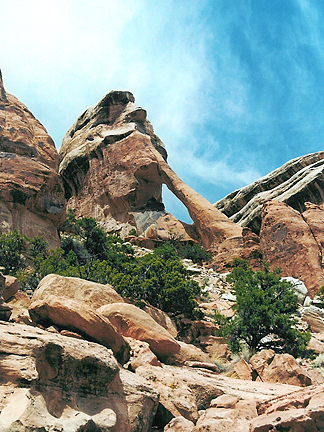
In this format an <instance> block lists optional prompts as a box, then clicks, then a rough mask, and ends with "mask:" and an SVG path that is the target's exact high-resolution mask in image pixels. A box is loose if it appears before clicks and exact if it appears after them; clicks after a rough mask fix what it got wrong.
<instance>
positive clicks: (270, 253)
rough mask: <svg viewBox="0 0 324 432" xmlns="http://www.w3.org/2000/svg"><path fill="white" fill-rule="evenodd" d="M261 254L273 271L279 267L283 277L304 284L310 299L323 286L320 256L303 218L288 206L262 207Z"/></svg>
mask: <svg viewBox="0 0 324 432" xmlns="http://www.w3.org/2000/svg"><path fill="white" fill-rule="evenodd" d="M260 238H261V241H260V252H261V253H262V256H263V259H264V260H266V261H267V262H269V264H270V266H271V267H274V266H278V265H279V266H280V267H281V269H282V275H283V276H292V277H294V278H297V279H301V280H303V281H304V283H305V285H306V287H307V289H308V291H309V294H310V296H311V297H314V295H315V294H316V293H317V291H318V290H319V288H320V287H321V286H322V285H324V270H323V268H322V261H321V254H320V251H319V248H318V244H317V242H316V240H315V238H314V235H313V233H312V231H311V229H310V227H309V226H308V225H307V223H306V222H305V220H304V219H303V217H302V215H301V214H300V213H298V212H297V211H296V210H294V209H293V208H291V207H289V206H288V205H287V204H285V203H283V202H279V201H274V200H272V201H267V202H265V203H264V204H263V209H262V225H261V231H260Z"/></svg>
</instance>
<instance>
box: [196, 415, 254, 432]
mask: <svg viewBox="0 0 324 432" xmlns="http://www.w3.org/2000/svg"><path fill="white" fill-rule="evenodd" d="M219 415H220V413H219V412H218V410H216V412H215V410H214V409H208V410H206V411H205V412H204V413H203V414H202V415H201V417H199V419H198V421H197V423H196V426H195V427H194V428H193V430H192V432H228V431H235V432H250V422H249V421H247V420H245V419H244V418H243V419H231V418H220V417H218V416H219Z"/></svg>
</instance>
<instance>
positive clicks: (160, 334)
mask: <svg viewBox="0 0 324 432" xmlns="http://www.w3.org/2000/svg"><path fill="white" fill-rule="evenodd" d="M97 312H98V313H99V314H100V315H102V316H104V317H106V318H107V319H108V320H109V321H110V322H111V323H112V325H113V326H114V327H115V328H116V330H117V331H118V332H119V333H120V334H122V335H123V336H128V337H131V338H133V339H137V340H140V341H143V342H147V343H148V344H149V346H150V348H151V350H152V351H153V352H154V354H156V355H157V357H158V358H159V359H165V358H166V357H168V356H170V355H173V354H176V353H178V352H179V351H180V345H179V343H178V342H177V341H176V340H175V339H174V338H173V337H172V336H171V335H170V334H169V333H168V332H167V331H166V330H165V329H164V328H163V327H161V326H160V325H159V324H157V322H156V321H154V320H153V318H151V317H150V316H149V315H148V314H147V313H146V312H144V311H143V310H142V309H140V308H138V307H136V306H133V305H131V304H126V303H114V304H111V305H106V306H102V307H101V308H99V309H97Z"/></svg>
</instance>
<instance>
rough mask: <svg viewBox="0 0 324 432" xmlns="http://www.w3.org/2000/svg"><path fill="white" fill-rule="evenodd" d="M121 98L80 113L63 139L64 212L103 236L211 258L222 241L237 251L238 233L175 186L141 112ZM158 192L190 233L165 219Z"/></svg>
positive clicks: (115, 95) (128, 97) (126, 95)
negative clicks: (191, 247)
mask: <svg viewBox="0 0 324 432" xmlns="http://www.w3.org/2000/svg"><path fill="white" fill-rule="evenodd" d="M134 101H135V100H134V96H133V95H132V94H131V93H130V92H126V91H112V92H110V93H108V94H107V95H106V96H105V97H104V98H103V99H102V100H101V101H100V102H99V103H98V104H97V105H95V106H93V107H90V108H88V109H87V110H86V111H85V112H84V113H83V114H82V115H81V116H80V117H79V118H78V119H77V120H76V122H75V123H74V125H73V126H72V127H71V128H70V129H69V130H68V132H67V133H66V135H65V137H64V139H63V143H62V147H61V149H60V151H59V154H60V161H61V162H60V173H61V175H62V178H63V180H64V184H65V189H66V198H67V199H68V206H69V207H70V208H72V209H74V210H75V211H76V215H77V216H80V215H83V216H92V217H94V218H95V219H96V220H97V221H98V222H100V223H101V225H102V226H103V227H104V228H105V229H106V230H107V231H120V233H121V234H127V232H128V231H129V230H130V228H132V227H135V228H136V229H137V231H138V233H139V234H144V235H145V236H146V237H151V238H157V239H158V238H160V239H163V240H166V239H167V238H168V236H169V235H170V233H171V234H172V235H173V236H176V237H181V238H182V239H183V240H192V239H193V238H194V239H199V238H200V240H201V242H202V243H203V244H204V246H205V247H207V248H211V249H213V250H217V249H218V247H219V245H220V244H222V243H223V242H224V241H225V240H228V239H229V238H235V239H236V240H235V244H237V243H240V241H237V238H241V234H242V230H241V227H239V226H237V225H236V224H234V223H233V222H232V221H230V220H229V219H228V218H227V216H225V215H223V214H222V213H221V212H220V211H219V210H217V209H215V207H213V206H212V205H211V204H210V203H209V202H208V201H207V200H205V199H204V198H202V197H201V196H200V195H199V194H198V193H197V192H195V191H194V190H193V189H191V188H190V187H189V186H187V185H186V184H185V183H184V182H182V181H181V180H180V179H179V177H178V176H177V175H176V174H175V172H174V171H173V170H172V169H171V168H170V166H169V165H168V164H167V162H166V156H167V153H166V150H165V148H164V145H163V143H162V142H161V140H160V139H159V138H158V137H157V136H156V135H155V134H154V131H153V128H152V125H151V123H150V122H149V121H148V120H147V118H146V111H145V110H144V109H143V108H140V107H138V106H136V105H135V103H134ZM162 184H166V185H167V187H168V188H169V189H170V190H171V191H172V192H173V193H174V194H175V195H176V196H177V198H178V199H179V200H180V201H182V203H183V204H184V205H185V206H186V208H187V210H188V212H189V214H190V216H191V218H192V220H193V222H194V225H195V229H196V232H195V230H193V229H192V227H189V226H186V224H182V223H180V222H179V221H177V219H176V218H175V217H174V216H172V215H171V214H169V213H167V212H165V210H164V205H163V202H162Z"/></svg>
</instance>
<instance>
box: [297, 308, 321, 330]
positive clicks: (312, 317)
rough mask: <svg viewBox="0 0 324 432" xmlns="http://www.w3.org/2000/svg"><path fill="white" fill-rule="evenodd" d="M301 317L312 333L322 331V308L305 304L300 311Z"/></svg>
mask: <svg viewBox="0 0 324 432" xmlns="http://www.w3.org/2000/svg"><path fill="white" fill-rule="evenodd" d="M302 319H303V321H306V322H307V324H308V325H309V327H310V329H311V331H312V332H314V333H322V332H324V310H323V309H321V308H318V307H316V306H307V307H305V308H304V309H303V311H302Z"/></svg>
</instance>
